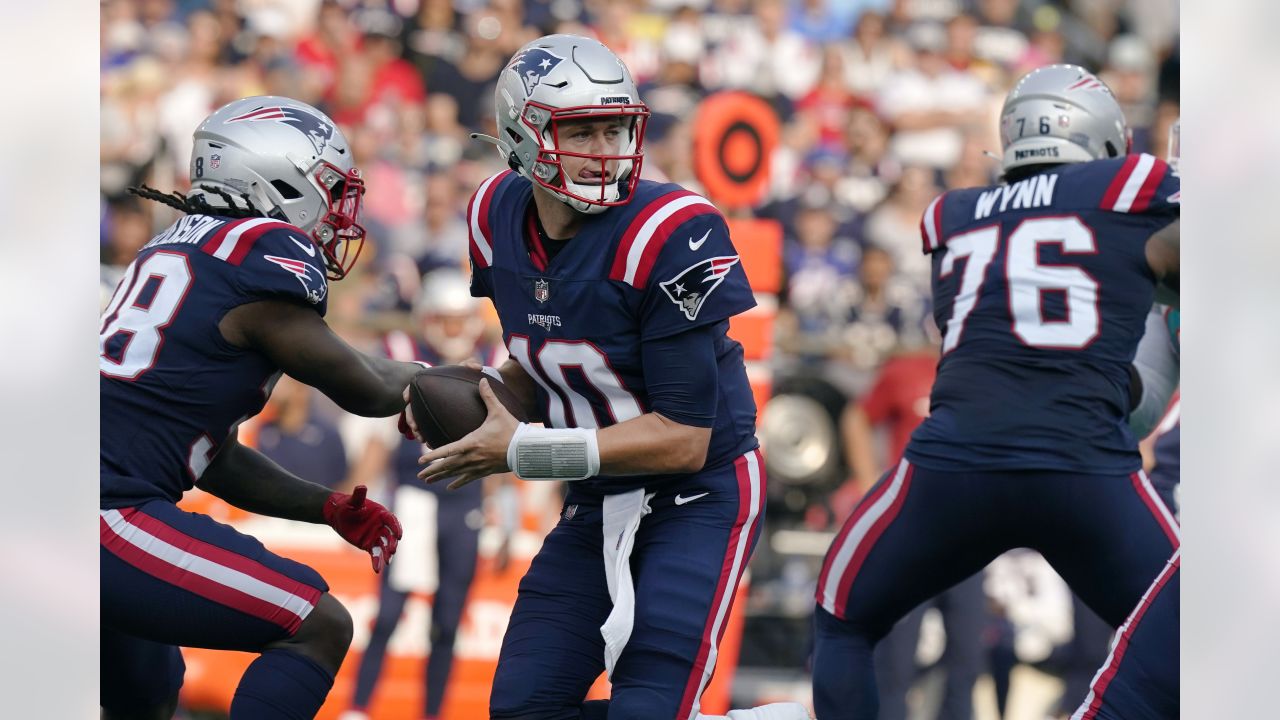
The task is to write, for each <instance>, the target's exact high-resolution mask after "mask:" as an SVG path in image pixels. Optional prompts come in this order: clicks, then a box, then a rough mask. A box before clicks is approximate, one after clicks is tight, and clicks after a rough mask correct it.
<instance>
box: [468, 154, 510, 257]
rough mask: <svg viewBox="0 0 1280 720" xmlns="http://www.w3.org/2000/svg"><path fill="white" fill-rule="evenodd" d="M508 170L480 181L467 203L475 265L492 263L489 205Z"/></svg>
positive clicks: (472, 254) (472, 255)
mask: <svg viewBox="0 0 1280 720" xmlns="http://www.w3.org/2000/svg"><path fill="white" fill-rule="evenodd" d="M510 172H511V171H510V170H504V171H503V172H500V173H498V174H497V175H494V176H493V177H491V178H489V179H488V180H485V181H484V182H482V183H480V187H479V189H477V190H476V194H475V195H473V196H472V197H471V203H470V204H469V205H467V220H468V228H469V234H470V236H471V237H470V239H471V257H472V259H473V260H474V261H475V263H476V266H477V267H489V266H490V265H492V264H493V243H492V242H491V241H490V239H489V238H490V237H491V236H490V234H489V205H490V203H491V202H492V201H493V195H494V192H495V191H496V190H497V185H498V184H499V183H500V182H501V180H502V178H504V177H506V176H507V175H508V174H510Z"/></svg>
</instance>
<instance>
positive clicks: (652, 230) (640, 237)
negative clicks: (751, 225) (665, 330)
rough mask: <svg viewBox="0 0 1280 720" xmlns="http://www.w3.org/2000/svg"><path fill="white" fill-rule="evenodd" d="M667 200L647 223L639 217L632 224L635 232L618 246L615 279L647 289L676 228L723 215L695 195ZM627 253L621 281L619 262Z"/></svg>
mask: <svg viewBox="0 0 1280 720" xmlns="http://www.w3.org/2000/svg"><path fill="white" fill-rule="evenodd" d="M667 197H668V198H670V199H667V198H664V199H663V201H659V202H660V203H661V204H660V205H659V207H657V208H656V209H654V210H653V212H652V213H649V214H648V217H647V218H646V219H644V220H643V222H641V219H640V218H639V217H637V218H636V219H635V220H633V221H632V225H631V228H630V229H628V231H627V235H626V236H624V237H623V240H622V243H621V244H620V245H619V246H618V257H617V258H615V261H614V272H613V273H611V274H610V277H611V278H613V279H620V280H622V281H623V282H625V283H627V284H629V285H631V286H633V287H636V288H641V287H644V284H645V282H647V281H648V279H649V273H650V272H651V271H652V270H653V264H654V262H655V261H656V260H657V257H658V253H659V252H661V251H662V246H663V243H665V242H666V240H667V238H668V237H670V236H671V233H673V232H675V229H676V228H678V227H679V226H680V225H681V224H683V223H684V222H685V221H687V220H689V219H690V218H693V217H695V216H697V215H706V214H711V213H719V211H718V210H716V207H715V206H714V205H712V204H711V203H710V202H709V201H708V200H707V199H706V198H703V197H702V196H700V195H697V194H694V193H682V194H678V195H676V194H673V195H671V196H667ZM655 205H658V203H655ZM651 207H652V206H651ZM649 209H650V208H646V209H645V210H646V213H647V212H648V210H649ZM633 230H634V235H633V234H632V231H633ZM628 240H630V242H628ZM623 253H625V263H623V264H622V276H621V278H619V277H617V276H616V273H617V270H618V266H619V262H618V261H619V260H622V259H623V258H624V255H623Z"/></svg>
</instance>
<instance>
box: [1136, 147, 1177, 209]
mask: <svg viewBox="0 0 1280 720" xmlns="http://www.w3.org/2000/svg"><path fill="white" fill-rule="evenodd" d="M1147 157H1151V156H1147ZM1151 159H1152V161H1153V167H1152V169H1151V172H1150V173H1148V174H1147V179H1146V181H1145V182H1143V183H1142V187H1141V188H1140V189H1139V190H1138V194H1137V197H1135V198H1134V199H1133V206H1132V207H1131V208H1130V209H1129V211H1130V212H1136V213H1139V212H1142V211H1143V210H1146V209H1147V207H1148V206H1150V205H1151V201H1152V200H1153V199H1155V196H1156V188H1158V187H1160V183H1161V182H1164V176H1165V174H1166V173H1167V172H1168V171H1169V166H1168V165H1167V164H1166V163H1165V161H1163V160H1161V159H1160V158H1157V157H1151Z"/></svg>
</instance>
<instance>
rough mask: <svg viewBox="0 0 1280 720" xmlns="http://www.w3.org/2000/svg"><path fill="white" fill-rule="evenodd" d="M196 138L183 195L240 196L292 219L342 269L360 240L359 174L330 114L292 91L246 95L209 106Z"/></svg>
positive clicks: (336, 273) (219, 201) (214, 201)
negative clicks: (186, 190)
mask: <svg viewBox="0 0 1280 720" xmlns="http://www.w3.org/2000/svg"><path fill="white" fill-rule="evenodd" d="M194 139H195V145H194V146H193V147H192V149H191V168H190V170H191V188H192V189H191V191H190V193H189V196H196V195H199V196H202V197H203V199H204V200H205V201H206V202H207V203H208V204H209V205H211V206H213V207H226V206H227V203H228V198H227V196H230V199H231V200H232V201H235V202H236V203H237V206H238V202H239V200H240V199H241V198H243V199H244V200H245V201H246V202H248V203H249V204H251V205H252V206H253V208H254V209H256V210H258V211H259V212H261V213H263V214H264V215H266V216H268V217H272V218H275V219H277V220H282V221H284V222H288V223H290V224H292V225H296V226H297V227H298V228H300V229H301V230H302V231H304V232H306V233H309V234H310V235H311V237H312V238H313V239H314V240H315V243H316V245H318V246H319V247H320V250H321V251H322V252H323V253H324V258H325V264H326V266H327V268H328V275H329V277H330V278H331V279H334V280H338V279H341V278H342V277H344V276H346V274H347V272H349V271H350V270H351V266H352V265H354V264H355V261H356V258H357V257H358V256H359V255H360V250H361V248H362V247H363V245H364V228H363V227H361V226H360V223H359V217H360V201H361V196H363V195H364V180H362V179H361V178H360V171H359V170H357V169H356V168H355V167H354V162H353V158H352V157H351V147H350V145H348V143H347V139H346V137H344V136H343V134H342V131H341V130H339V129H338V127H337V125H335V124H334V122H333V120H330V119H329V117H328V116H326V115H325V114H324V113H322V112H320V111H319V110H317V109H315V108H313V107H311V106H310V105H308V104H306V103H303V102H298V101H297V100H292V99H290V98H286V97H275V96H259V97H248V98H243V99H241V100H236V101H234V102H230V103H228V104H226V105H223V106H222V107H220V108H218V109H217V110H215V111H214V112H213V114H212V115H210V116H209V117H207V118H205V120H204V122H202V123H200V127H198V128H196V131H195V136H194ZM219 191H221V192H219ZM224 193H225V195H224Z"/></svg>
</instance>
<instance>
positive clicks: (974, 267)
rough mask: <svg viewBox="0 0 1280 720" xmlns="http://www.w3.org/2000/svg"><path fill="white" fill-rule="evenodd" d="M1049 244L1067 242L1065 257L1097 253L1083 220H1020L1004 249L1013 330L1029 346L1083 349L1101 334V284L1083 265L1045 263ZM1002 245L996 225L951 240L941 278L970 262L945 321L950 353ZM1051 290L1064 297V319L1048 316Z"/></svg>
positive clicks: (945, 348) (945, 347)
mask: <svg viewBox="0 0 1280 720" xmlns="http://www.w3.org/2000/svg"><path fill="white" fill-rule="evenodd" d="M1049 243H1053V244H1056V245H1060V246H1062V252H1063V254H1065V255H1071V254H1090V255H1091V254H1093V253H1095V252H1097V244H1096V242H1095V241H1094V237H1093V231H1092V230H1090V229H1089V226H1087V225H1085V224H1084V223H1083V222H1081V220H1080V219H1079V218H1075V217H1054V218H1037V219H1034V220H1026V221H1023V222H1021V223H1019V224H1018V227H1017V228H1015V229H1014V231H1013V233H1012V234H1011V235H1010V236H1009V242H1008V248H1007V249H1006V252H1005V277H1006V278H1007V281H1008V286H1009V314H1010V315H1011V316H1012V317H1013V334H1014V335H1016V336H1017V337H1018V339H1019V340H1021V341H1022V342H1023V344H1025V345H1027V346H1029V347H1036V348H1056V349H1069V350H1079V349H1082V348H1085V347H1088V345H1089V343H1091V342H1093V340H1094V338H1096V337H1098V325H1099V317H1098V283H1097V281H1095V280H1094V279H1093V278H1092V277H1091V276H1090V275H1089V273H1087V272H1085V271H1084V270H1083V269H1082V268H1078V267H1071V266H1069V265H1042V264H1041V263H1040V261H1039V255H1040V252H1039V251H1040V246H1041V245H1045V244H1049ZM999 244H1000V228H999V227H998V226H995V225H992V226H990V227H985V228H979V229H977V230H971V231H969V232H967V233H961V234H960V235H956V236H954V237H951V238H949V239H948V240H947V254H946V256H945V257H943V258H942V267H941V268H940V269H939V272H938V275H939V277H947V276H949V275H950V274H951V272H952V270H953V269H954V268H955V261H956V260H957V259H959V258H968V259H969V261H968V262H967V263H965V268H964V275H963V276H961V278H960V290H959V291H958V292H957V293H956V297H955V302H954V303H953V306H952V313H951V319H950V320H948V321H947V323H946V334H945V335H944V336H943V339H942V352H944V353H947V352H950V351H951V350H954V349H955V347H956V345H958V344H959V343H960V339H961V338H962V337H963V335H964V324H965V321H966V320H968V318H969V313H971V312H973V308H974V306H975V305H977V302H978V297H979V295H980V293H981V292H982V283H983V281H984V280H985V279H986V276H987V266H988V265H990V264H991V260H992V259H993V258H995V256H996V250H997V248H998V247H999ZM1047 292H1056V293H1062V294H1063V295H1065V297H1066V308H1067V315H1066V318H1065V319H1062V320H1046V319H1045V318H1044V313H1043V311H1042V305H1043V301H1044V294H1045V293H1047Z"/></svg>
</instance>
